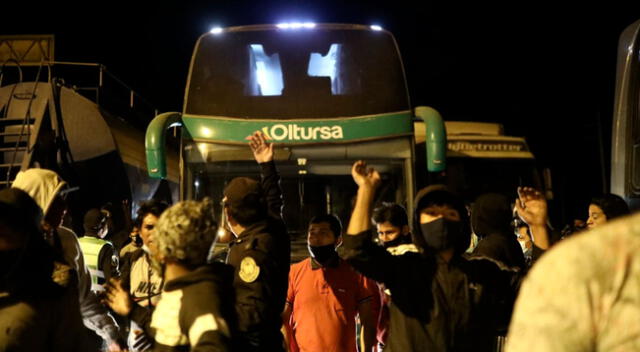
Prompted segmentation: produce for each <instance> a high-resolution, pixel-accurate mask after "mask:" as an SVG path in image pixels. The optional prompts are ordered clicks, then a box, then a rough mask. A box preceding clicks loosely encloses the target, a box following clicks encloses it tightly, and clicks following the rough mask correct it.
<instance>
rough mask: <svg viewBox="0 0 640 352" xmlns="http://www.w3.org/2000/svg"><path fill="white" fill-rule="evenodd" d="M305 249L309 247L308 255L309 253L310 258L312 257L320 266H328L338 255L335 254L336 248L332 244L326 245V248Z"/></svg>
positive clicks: (312, 247) (311, 247)
mask: <svg viewBox="0 0 640 352" xmlns="http://www.w3.org/2000/svg"><path fill="white" fill-rule="evenodd" d="M307 247H309V253H311V257H313V259H314V260H315V261H316V262H318V264H320V265H322V266H325V265H327V264H329V263H330V262H331V261H332V260H333V259H334V258H336V257H337V256H338V253H336V247H335V246H334V245H333V244H328V245H326V246H307Z"/></svg>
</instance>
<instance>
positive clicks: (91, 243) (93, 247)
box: [78, 236, 111, 292]
mask: <svg viewBox="0 0 640 352" xmlns="http://www.w3.org/2000/svg"><path fill="white" fill-rule="evenodd" d="M78 241H79V242H80V248H81V249H82V254H83V255H84V263H85V265H86V266H87V268H88V269H89V273H90V274H91V291H96V292H99V291H104V288H103V287H102V285H103V284H104V283H105V282H106V281H105V278H104V271H102V268H100V267H99V266H100V263H99V258H100V251H101V250H102V248H103V247H104V246H105V245H110V244H111V242H109V241H105V240H101V239H99V238H95V237H90V236H84V237H80V238H79V239H78Z"/></svg>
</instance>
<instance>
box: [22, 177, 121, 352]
mask: <svg viewBox="0 0 640 352" xmlns="http://www.w3.org/2000/svg"><path fill="white" fill-rule="evenodd" d="M12 187H13V188H17V189H21V190H23V191H25V192H27V193H28V194H29V195H30V196H31V198H33V199H34V200H35V201H36V203H37V204H38V206H40V209H42V213H43V216H44V218H43V221H42V228H43V230H44V235H45V239H46V240H47V242H48V243H49V244H50V245H51V246H52V247H53V249H54V252H56V253H58V254H59V255H60V256H61V257H62V258H63V259H64V261H65V263H66V264H67V265H69V266H71V267H72V268H73V269H74V270H75V272H76V274H77V284H78V295H79V299H80V312H81V314H82V320H83V323H84V325H85V326H86V327H87V328H89V329H90V330H93V331H94V332H95V333H96V334H97V335H98V336H100V337H101V338H102V339H103V340H104V341H105V343H106V345H107V348H108V349H109V350H110V351H119V350H121V347H120V345H121V343H120V342H119V336H118V325H117V324H116V322H115V320H114V319H113V317H112V316H111V315H109V313H108V312H107V310H106V308H105V307H104V306H103V305H102V304H101V303H100V300H99V299H98V297H97V296H96V294H95V293H94V292H93V291H92V290H91V275H90V273H89V269H88V268H87V266H86V265H85V262H84V256H83V255H82V250H81V249H80V244H79V243H78V238H77V237H76V234H75V233H74V232H73V231H72V230H71V229H69V228H66V227H64V226H62V219H63V217H64V214H65V213H66V204H65V199H64V195H65V193H66V189H67V184H66V182H65V181H63V180H62V179H61V178H60V176H58V174H56V173H55V172H54V171H51V170H47V169H27V170H25V171H20V172H18V175H16V179H15V181H14V182H13V184H12Z"/></svg>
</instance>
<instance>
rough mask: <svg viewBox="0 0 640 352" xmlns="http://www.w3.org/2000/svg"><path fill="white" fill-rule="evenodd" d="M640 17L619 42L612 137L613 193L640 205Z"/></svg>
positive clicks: (633, 204)
mask: <svg viewBox="0 0 640 352" xmlns="http://www.w3.org/2000/svg"><path fill="white" fill-rule="evenodd" d="M639 74H640V20H638V21H636V22H634V23H633V24H631V25H630V26H628V27H627V28H626V29H625V30H624V31H623V32H622V34H621V35H620V40H619V42H618V62H617V68H616V92H615V100H614V110H613V128H612V139H611V193H614V194H617V195H619V196H622V197H623V198H625V200H626V201H627V203H628V204H629V206H630V207H631V208H632V209H638V208H640V110H639V109H640V79H638V77H639V76H638V75H639Z"/></svg>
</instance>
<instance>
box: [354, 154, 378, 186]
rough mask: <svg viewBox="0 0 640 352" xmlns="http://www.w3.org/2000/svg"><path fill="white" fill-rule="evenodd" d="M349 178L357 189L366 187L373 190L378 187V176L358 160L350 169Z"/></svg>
mask: <svg viewBox="0 0 640 352" xmlns="http://www.w3.org/2000/svg"><path fill="white" fill-rule="evenodd" d="M351 176H353V180H354V181H355V182H356V184H357V185H358V186H359V187H361V188H362V187H367V188H372V189H375V188H377V187H378V185H380V174H379V173H378V171H376V170H375V169H374V168H372V167H368V166H367V163H365V162H364V161H362V160H358V161H356V162H355V163H353V166H352V167H351Z"/></svg>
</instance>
